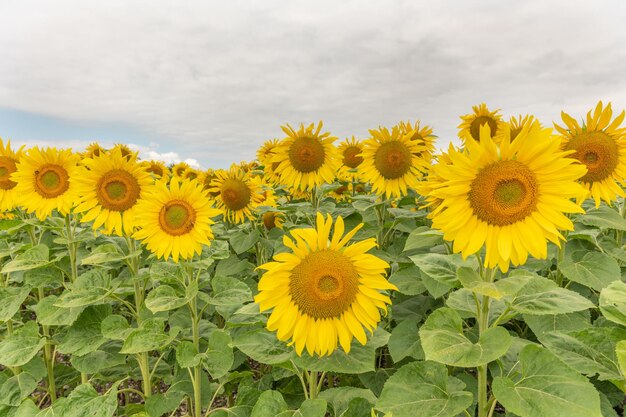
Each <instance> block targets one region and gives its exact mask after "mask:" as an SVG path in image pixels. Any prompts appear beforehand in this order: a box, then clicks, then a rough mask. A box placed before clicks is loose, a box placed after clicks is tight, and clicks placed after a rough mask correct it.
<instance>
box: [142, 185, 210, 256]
mask: <svg viewBox="0 0 626 417" xmlns="http://www.w3.org/2000/svg"><path fill="white" fill-rule="evenodd" d="M137 213H138V214H137V217H136V224H137V226H139V229H138V230H137V231H136V232H135V233H134V235H133V237H135V238H136V239H138V240H141V241H142V242H143V243H144V244H145V245H146V247H147V248H148V250H150V251H151V252H152V253H154V254H155V255H156V256H157V257H158V258H163V259H168V258H169V257H170V256H171V257H172V259H173V260H174V262H178V260H179V259H191V258H193V256H194V255H196V254H200V253H201V252H202V246H203V245H206V246H208V245H210V244H211V240H212V239H213V232H212V231H211V225H212V224H213V221H212V220H211V218H212V217H216V216H219V215H220V211H219V210H216V209H214V208H213V207H212V206H211V202H210V201H209V199H208V198H207V195H206V192H205V191H204V190H203V189H202V185H200V184H199V183H198V182H197V181H189V180H181V179H179V178H172V179H171V180H170V183H169V187H168V185H167V184H166V183H165V182H164V181H157V182H155V183H154V184H153V185H150V187H148V188H147V189H146V192H145V193H144V195H142V198H141V199H140V200H139V203H138V205H137Z"/></svg>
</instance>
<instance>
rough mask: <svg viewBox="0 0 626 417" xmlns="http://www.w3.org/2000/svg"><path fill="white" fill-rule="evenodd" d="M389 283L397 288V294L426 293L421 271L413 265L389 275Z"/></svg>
mask: <svg viewBox="0 0 626 417" xmlns="http://www.w3.org/2000/svg"><path fill="white" fill-rule="evenodd" d="M389 282H391V283H392V284H393V285H395V286H396V287H398V292H400V293H402V294H406V295H418V294H421V293H423V292H424V291H426V287H425V286H424V283H423V282H422V277H421V271H420V269H419V268H418V267H417V266H415V265H411V266H409V267H408V268H402V269H399V270H397V271H396V272H394V273H393V274H391V276H390V277H389Z"/></svg>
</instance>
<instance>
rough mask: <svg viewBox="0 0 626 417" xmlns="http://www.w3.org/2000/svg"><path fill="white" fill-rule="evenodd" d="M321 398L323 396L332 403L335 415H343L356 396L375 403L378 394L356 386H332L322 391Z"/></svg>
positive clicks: (336, 416) (337, 416)
mask: <svg viewBox="0 0 626 417" xmlns="http://www.w3.org/2000/svg"><path fill="white" fill-rule="evenodd" d="M319 398H322V399H324V400H326V401H328V402H329V403H330V405H331V406H332V408H333V410H334V415H335V417H339V416H343V415H344V413H345V412H346V411H347V410H348V407H349V406H350V402H351V401H352V400H354V399H355V398H361V399H364V400H366V401H367V402H369V403H370V404H374V403H375V402H376V396H375V395H374V393H373V392H372V391H370V390H368V389H365V388H355V387H337V388H330V389H327V390H324V391H322V392H320V394H319Z"/></svg>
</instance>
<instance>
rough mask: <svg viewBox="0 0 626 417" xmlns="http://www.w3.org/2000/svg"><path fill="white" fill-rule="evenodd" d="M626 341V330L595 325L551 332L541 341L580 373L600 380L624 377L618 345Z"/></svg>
mask: <svg viewBox="0 0 626 417" xmlns="http://www.w3.org/2000/svg"><path fill="white" fill-rule="evenodd" d="M621 340H626V329H622V328H618V327H591V328H588V329H585V330H582V331H576V332H549V333H546V334H544V335H543V337H542V340H541V342H542V343H543V344H544V345H546V347H547V348H548V349H550V350H551V351H552V352H554V353H555V354H556V355H557V356H558V357H559V358H561V359H562V360H563V361H564V362H565V363H567V364H568V365H569V366H571V367H572V368H574V369H575V370H577V371H578V372H580V373H583V374H586V375H589V376H593V375H595V374H598V379H599V380H619V379H623V378H622V374H621V372H620V369H619V364H618V361H617V357H616V355H615V348H616V345H617V343H618V342H620V341H621Z"/></svg>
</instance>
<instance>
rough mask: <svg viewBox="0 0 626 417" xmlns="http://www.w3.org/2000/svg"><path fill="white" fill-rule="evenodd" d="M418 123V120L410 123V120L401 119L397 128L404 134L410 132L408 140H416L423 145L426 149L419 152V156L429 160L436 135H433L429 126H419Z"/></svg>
mask: <svg viewBox="0 0 626 417" xmlns="http://www.w3.org/2000/svg"><path fill="white" fill-rule="evenodd" d="M420 123H421V122H420V121H419V120H417V121H415V124H411V121H407V122H403V121H401V122H400V123H399V124H398V129H400V131H401V132H402V134H404V135H407V134H411V135H410V137H409V140H412V141H416V142H417V143H419V144H420V145H423V146H424V147H425V148H426V149H425V150H424V151H423V152H421V153H420V156H422V157H423V158H424V159H426V160H430V159H432V156H433V154H434V152H435V140H436V139H437V136H435V135H433V129H432V128H431V127H430V126H428V125H424V126H420Z"/></svg>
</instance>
